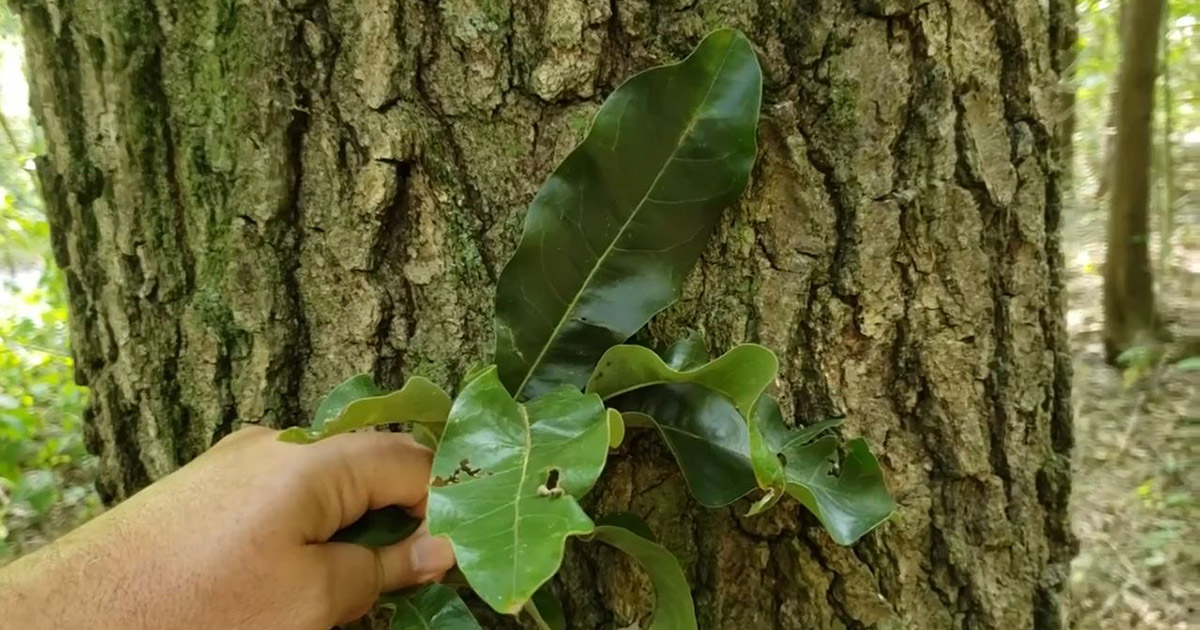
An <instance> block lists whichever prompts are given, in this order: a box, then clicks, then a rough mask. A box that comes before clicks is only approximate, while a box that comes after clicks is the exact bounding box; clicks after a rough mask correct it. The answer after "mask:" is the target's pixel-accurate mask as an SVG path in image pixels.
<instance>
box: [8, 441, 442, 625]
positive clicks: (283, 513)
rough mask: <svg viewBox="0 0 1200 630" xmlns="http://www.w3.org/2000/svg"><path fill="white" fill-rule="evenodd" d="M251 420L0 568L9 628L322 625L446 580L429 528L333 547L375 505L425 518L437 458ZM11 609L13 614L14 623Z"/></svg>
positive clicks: (411, 445)
mask: <svg viewBox="0 0 1200 630" xmlns="http://www.w3.org/2000/svg"><path fill="white" fill-rule="evenodd" d="M277 436H278V432H277V431H273V430H269V429H264V428H260V427H250V428H246V429H243V430H241V431H238V432H236V433H234V434H232V435H230V436H228V437H226V438H225V439H224V440H221V441H220V442H219V443H218V444H217V445H215V446H214V447H213V448H212V449H211V450H209V451H208V452H207V453H205V454H204V455H201V456H200V457H199V458H197V459H196V460H195V461H193V462H192V463H190V464H188V465H187V466H184V467H183V468H181V469H180V470H178V471H176V472H175V473H173V474H171V475H169V476H167V477H165V478H164V479H162V480H161V481H159V482H158V483H155V484H154V485H152V486H150V487H148V488H146V489H145V490H143V491H142V492H139V493H138V494H136V495H134V496H133V497H131V498H130V499H129V500H128V501H126V502H124V503H122V504H120V505H118V506H117V507H115V508H114V509H112V510H110V511H109V512H107V513H105V514H103V515H102V516H100V517H98V518H97V519H96V520H94V521H92V522H91V523H88V524H87V525H85V526H83V527H82V528H80V529H78V530H76V531H75V532H72V533H71V534H68V535H67V536H66V537H64V538H63V539H61V540H60V541H58V542H56V543H54V544H53V545H51V546H49V547H47V548H45V549H43V550H41V551H39V552H37V553H34V554H32V555H30V556H28V557H26V558H24V559H22V560H20V561H18V562H16V563H14V564H13V565H11V566H9V567H8V568H6V569H5V570H4V571H3V572H0V610H4V611H5V613H4V617H5V621H6V623H11V622H15V624H14V625H13V626H12V627H14V628H24V629H27V630H43V629H45V630H49V629H51V628H54V629H57V628H68V627H79V628H83V627H86V628H99V629H103V630H110V629H111V630H116V629H118V628H119V629H121V630H141V629H150V628H154V629H156V630H157V629H178V630H193V629H194V630H200V629H204V630H210V629H211V630H242V629H245V630H250V629H254V630H260V629H266V628H270V629H271V630H325V629H327V628H329V627H330V626H333V625H335V624H337V623H342V622H346V621H350V620H353V619H355V618H358V617H360V616H362V615H363V614H364V613H366V612H367V611H368V610H369V609H370V607H371V604H372V603H373V602H374V601H375V600H376V598H377V597H378V595H379V594H380V593H381V592H388V591H393V590H397V589H400V588H403V587H406V586H411V585H414V584H418V583H421V582H426V581H430V580H437V579H441V577H442V576H443V575H444V574H445V572H446V571H447V570H449V569H450V567H451V566H453V564H454V558H453V553H452V551H451V549H450V544H449V542H448V541H446V540H445V539H438V538H432V537H430V536H429V534H428V531H427V529H426V527H425V526H424V525H423V526H422V527H421V529H419V530H417V532H416V533H415V534H413V536H411V537H410V538H408V539H407V540H404V541H403V542H400V543H398V544H396V545H393V546H391V547H387V548H384V549H380V550H378V553H376V552H375V551H372V550H370V549H367V548H365V547H360V546H358V545H352V544H348V543H336V542H326V541H328V540H329V538H330V537H331V536H332V535H333V534H334V533H335V532H336V531H338V530H339V529H341V528H343V527H345V526H347V525H349V524H350V523H352V522H354V521H355V520H357V519H358V518H359V517H361V516H362V515H363V514H364V513H365V512H366V511H367V510H369V509H377V508H381V507H385V506H389V505H397V506H401V507H404V508H406V509H408V511H409V512H410V513H411V514H413V515H414V516H418V517H423V516H424V515H425V499H426V492H427V488H426V484H427V483H428V480H429V469H430V465H431V462H432V457H433V455H432V453H431V452H430V451H429V450H428V449H426V448H424V447H422V446H419V445H418V444H416V443H415V442H414V441H413V440H412V438H410V437H409V436H408V435H405V434H399V433H354V434H346V435H339V436H336V437H333V438H329V439H327V440H323V441H321V442H318V443H316V444H312V445H296V444H287V443H283V442H279V441H278V440H277V439H276V438H277ZM14 613H15V618H14Z"/></svg>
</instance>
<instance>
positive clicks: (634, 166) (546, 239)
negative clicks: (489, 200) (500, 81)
mask: <svg viewBox="0 0 1200 630" xmlns="http://www.w3.org/2000/svg"><path fill="white" fill-rule="evenodd" d="M761 93H762V75H761V72H760V71H759V67H758V60H757V59H756V58H755V56H754V49H753V46H751V44H750V42H749V41H748V40H747V39H746V38H745V36H743V35H742V34H741V33H739V32H737V31H734V30H728V29H725V30H719V31H716V32H714V33H712V34H710V35H709V36H708V37H706V38H705V39H704V41H702V42H701V43H700V45H699V46H698V47H697V48H696V50H695V51H694V52H693V53H692V54H691V55H690V56H688V58H687V59H685V60H684V61H682V62H681V63H677V64H673V65H668V66H663V67H659V68H653V69H651V70H647V71H646V72H643V73H641V74H638V75H636V76H634V77H633V78H631V79H629V80H628V81H626V82H625V83H624V84H623V85H621V86H620V87H618V88H617V89H616V91H614V92H613V93H612V94H611V95H610V96H609V97H608V99H607V100H606V101H605V102H604V105H602V106H601V107H600V110H599V112H597V114H596V118H595V119H594V120H593V121H592V126H591V130H590V131H589V132H588V135H587V138H586V139H585V140H584V141H583V143H582V144H580V145H579V146H578V147H577V148H576V149H575V150H574V151H573V152H572V153H571V154H570V155H569V156H567V158H566V159H565V160H564V161H563V162H562V164H560V165H559V167H558V168H557V169H556V170H555V171H554V173H553V174H552V175H551V176H550V178H549V180H547V181H546V183H545V185H543V186H542V189H541V191H539V193H538V195H537V197H536V198H535V199H534V201H533V204H532V205H531V206H530V209H529V212H528V214H527V216H526V219H525V231H524V234H523V235H522V238H521V242H520V244H519V245H518V247H517V250H516V253H515V254H514V255H513V258H512V259H511V260H510V261H509V263H508V266H507V267H505V269H504V272H503V273H502V274H501V276H500V279H499V283H498V286H497V293H496V364H497V365H498V367H499V370H500V376H501V379H502V380H503V382H504V384H505V385H506V386H507V387H508V388H509V391H512V392H513V393H514V394H515V395H516V396H517V397H518V398H529V397H536V396H539V395H541V394H543V393H545V392H548V391H550V390H552V389H554V388H556V387H558V386H560V385H563V384H570V385H575V386H577V387H582V386H583V385H584V383H585V382H586V381H587V378H588V375H589V374H590V372H591V370H592V367H593V366H594V365H595V364H596V361H597V360H598V359H599V358H600V355H602V354H603V353H604V351H605V350H607V349H608V348H610V347H612V346H614V345H617V344H620V343H623V342H624V341H625V340H626V339H628V338H629V337H630V336H632V335H633V333H635V332H636V331H637V330H638V329H639V328H641V327H642V326H643V325H644V324H645V323H646V322H648V321H649V320H650V318H651V317H652V316H653V315H654V314H655V313H657V312H658V311H660V310H662V309H663V308H666V307H667V306H668V305H670V304H671V303H672V302H674V301H675V300H676V299H678V296H679V291H680V287H681V285H682V283H683V281H684V278H685V277H686V276H687V274H688V272H689V271H690V270H691V268H692V267H693V266H694V265H695V263H696V260H697V259H698V257H699V256H700V252H701V250H702V249H703V248H704V246H705V244H706V243H707V241H708V238H709V235H710V233H711V232H712V229H713V226H714V225H715V223H716V220H717V218H718V217H719V216H720V213H721V211H722V210H723V209H724V208H725V207H726V206H728V205H730V204H731V203H733V202H734V201H735V200H736V199H737V198H738V197H739V196H740V195H741V194H742V191H743V189H744V188H745V186H746V181H747V179H748V178H749V175H750V170H751V168H752V166H753V165H754V157H755V153H756V151H757V147H756V144H755V128H756V126H757V124H758V111H759V105H760V101H761Z"/></svg>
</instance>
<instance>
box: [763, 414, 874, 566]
mask: <svg viewBox="0 0 1200 630" xmlns="http://www.w3.org/2000/svg"><path fill="white" fill-rule="evenodd" d="M840 423H841V420H827V421H825V422H820V423H817V424H815V425H813V426H811V427H805V428H803V429H800V430H797V431H792V430H789V429H788V428H787V427H786V426H785V425H784V423H783V415H782V414H781V413H780V412H779V405H778V404H776V402H775V401H774V400H773V399H772V398H770V397H769V396H763V397H762V398H761V399H759V402H758V405H757V406H756V408H755V410H754V416H753V424H754V426H755V427H756V428H757V431H758V433H759V434H760V435H761V436H762V438H763V442H762V443H763V445H764V446H765V448H766V449H767V452H768V453H769V454H770V455H771V457H770V460H771V461H772V462H773V464H772V465H770V466H769V468H767V469H766V470H763V471H759V472H758V474H759V476H760V478H762V477H766V478H768V479H770V485H769V487H768V490H769V491H770V492H771V494H770V495H768V496H771V499H772V500H774V499H776V498H777V497H778V495H779V490H780V487H781V486H782V490H783V491H784V492H786V493H787V494H789V495H791V496H793V497H795V498H796V499H797V500H799V501H800V502H801V503H803V504H804V507H806V508H808V509H809V511H811V512H812V513H813V514H814V515H816V517H817V519H818V520H820V521H821V524H822V525H824V526H825V531H827V532H829V535H830V537H832V538H833V540H834V541H835V542H837V543H838V544H839V545H850V544H853V543H854V542H855V541H857V540H858V539H859V538H861V537H862V536H863V535H865V534H866V533H867V532H869V531H871V530H872V529H874V528H875V527H876V526H878V525H879V524H880V523H882V522H883V521H885V520H887V518H888V517H889V516H891V514H892V512H894V511H895V510H896V504H895V502H893V501H892V497H891V496H890V495H889V494H888V492H887V486H886V485H885V483H884V480H883V470H882V469H881V468H880V467H879V462H878V461H877V460H876V459H875V456H874V455H872V454H871V450H870V448H869V447H868V446H867V443H866V442H865V441H864V440H862V439H861V438H860V439H855V440H850V441H849V442H847V443H846V444H845V445H844V446H842V447H839V442H838V440H837V439H836V438H834V437H833V436H830V435H825V436H824V437H820V436H821V435H822V434H825V433H826V432H827V431H829V430H830V429H832V428H834V427H835V426H837V425H838V424H840ZM818 438H819V439H818ZM814 440H815V441H814ZM761 462H762V459H761V458H759V457H756V458H755V464H756V465H761ZM775 464H777V465H778V466H776V465H775ZM758 511H761V509H760V510H758Z"/></svg>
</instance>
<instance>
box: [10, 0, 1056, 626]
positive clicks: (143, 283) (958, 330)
mask: <svg viewBox="0 0 1200 630" xmlns="http://www.w3.org/2000/svg"><path fill="white" fill-rule="evenodd" d="M1061 1H1062V0H1053V1H1052V2H1050V3H1049V7H1050V8H1049V10H1047V9H1044V8H1043V3H1041V2H1038V1H1037V0H986V1H984V2H969V1H965V0H950V1H948V2H938V3H917V2H913V1H911V0H855V1H850V0H765V1H763V2H751V1H749V0H717V1H713V0H701V1H699V2H654V3H650V2H647V1H646V0H611V1H610V0H545V1H544V2H530V1H527V0H440V1H434V0H379V1H376V2H368V1H367V0H283V1H282V2H279V1H274V2H273V1H270V0H268V1H264V2H238V1H235V0H87V1H85V0H66V1H53V0H21V1H20V2H19V10H20V11H21V13H22V15H23V18H24V21H25V24H26V27H27V30H26V32H27V37H28V44H29V59H30V62H31V65H32V70H33V76H34V80H35V81H34V88H35V92H36V96H35V100H36V108H37V111H38V112H39V114H40V116H41V120H42V122H43V124H44V125H45V129H46V136H47V139H48V146H49V154H48V155H47V156H46V158H45V159H44V160H43V161H42V165H41V173H42V176H43V178H44V180H45V183H46V188H47V191H48V196H49V204H48V207H49V211H50V214H51V221H52V227H53V235H54V246H55V253H56V256H57V259H58V261H59V263H60V264H61V265H62V266H63V267H64V268H65V269H66V270H67V275H68V278H69V283H70V293H71V313H72V319H71V325H72V333H73V336H74V339H75V352H76V353H77V355H78V365H79V378H80V379H81V380H82V381H84V382H86V383H87V384H88V385H89V386H90V387H91V392H92V398H91V403H90V406H89V410H88V413H87V424H88V427H89V434H88V438H89V439H88V442H89V444H90V445H91V447H92V448H93V449H95V451H96V452H97V453H99V454H100V455H101V457H102V460H103V473H102V479H101V484H100V485H101V489H102V491H103V493H104V495H105V497H106V498H108V499H109V500H119V499H120V498H122V497H125V496H127V495H129V494H130V493H132V492H134V491H136V490H137V489H138V488H140V487H142V486H144V485H145V484H147V483H148V482H150V481H151V480H153V479H155V478H157V477H160V476H162V475H163V474H166V473H167V472H169V471H170V470H172V469H173V468H175V467H176V466H178V465H180V464H181V463H183V462H185V461H187V460H188V459H189V458H191V457H193V456H195V455H196V454H197V453H199V452H201V451H202V450H203V449H204V448H205V447H207V446H208V445H210V444H211V443H212V442H213V441H214V440H215V439H217V438H219V437H220V436H221V435H223V434H225V433H227V432H228V431H230V430H231V429H233V428H234V427H235V426H237V424H238V423H239V422H241V421H249V420H254V421H263V422H267V423H269V424H272V425H277V426H283V425H288V424H293V423H296V422H299V421H300V420H301V419H302V418H304V417H305V415H306V413H308V412H310V411H311V410H312V409H313V407H314V405H315V403H316V401H317V400H318V399H319V397H320V396H321V395H322V394H323V393H324V392H325V391H326V390H327V389H328V388H329V387H330V386H331V385H333V384H334V383H336V382H337V381H339V380H341V379H342V378H344V377H346V376H347V375H350V374H353V373H356V372H362V371H369V372H374V373H375V374H376V375H377V376H378V378H379V379H380V380H381V381H382V382H383V383H386V384H389V385H398V384H399V383H400V382H401V381H402V379H403V378H405V377H407V376H410V375H414V374H422V375H425V376H429V377H431V378H433V379H435V380H437V381H439V382H441V383H442V384H444V385H452V384H454V383H456V382H457V380H458V377H459V376H460V375H462V374H463V372H464V371H465V370H466V369H467V368H468V366H470V364H472V363H473V362H475V361H477V360H479V359H481V358H482V357H484V356H485V354H486V352H487V350H488V346H489V345H490V334H491V326H490V320H491V311H492V299H491V291H492V287H493V283H494V280H495V277H496V274H497V273H498V270H499V269H500V267H501V265H502V264H503V262H504V260H505V258H506V256H507V255H508V253H509V252H510V251H511V249H512V247H513V245H514V243H515V238H516V236H517V234H518V231H519V228H520V222H521V219H522V216H523V210H524V208H525V206H526V204H527V203H528V202H529V201H530V199H531V198H532V196H533V193H534V192H535V191H536V189H537V187H538V185H539V184H540V182H541V181H542V179H543V178H544V176H545V175H546V174H547V173H548V172H549V171H550V169H551V168H552V167H553V166H554V164H555V163H556V161H557V160H559V159H561V158H562V157H563V156H564V155H565V154H566V152H567V151H568V150H569V149H570V148H571V147H572V146H573V145H574V144H575V143H576V142H577V141H578V140H579V139H580V138H581V136H582V134H583V133H584V132H585V130H586V128H587V125H588V120H589V117H590V115H591V114H592V113H593V112H594V111H595V110H596V108H597V106H598V104H599V102H600V100H601V99H602V97H603V95H605V94H606V93H608V92H609V91H610V90H611V89H612V88H613V87H614V86H615V85H616V84H617V83H618V82H619V81H620V80H622V78H624V77H626V76H628V75H629V74H630V73H632V72H634V71H636V70H638V69H641V68H644V67H647V66H649V65H652V64H654V63H661V62H665V61H668V60H673V59H677V58H679V57H680V56H681V55H683V54H684V53H686V51H687V50H689V49H690V47H691V46H693V45H694V44H695V43H696V42H697V41H699V39H700V37H701V36H702V35H703V34H704V33H705V32H706V31H707V30H709V29H711V28H713V27H716V26H721V25H729V26H736V27H739V28H741V29H743V30H744V31H745V32H746V33H747V34H748V35H749V36H750V37H751V39H752V40H753V41H754V42H755V43H756V45H757V46H758V51H759V55H760V58H761V62H762V65H763V70H764V74H765V78H766V94H765V104H764V110H763V120H762V125H761V134H760V142H759V144H760V147H761V155H760V158H759V161H758V165H757V168H756V172H755V175H754V178H753V182H752V184H751V188H750V190H749V191H748V193H747V194H746V196H745V198H744V200H743V201H742V202H741V203H739V204H738V205H737V206H736V207H734V208H732V209H730V211H729V212H727V213H726V215H725V217H724V219H723V221H722V223H721V225H720V227H719V228H718V233H717V235H716V236H715V238H714V240H713V243H712V244H711V246H710V247H709V249H708V251H707V252H706V254H705V256H704V259H703V262H702V264H701V265H700V267H699V268H698V270H697V271H696V273H695V274H694V275H693V277H692V278H691V279H690V280H689V282H688V286H687V290H686V296H685V299H684V300H682V301H681V302H680V303H679V304H678V305H677V306H675V307H673V308H671V309H670V310H669V311H668V312H666V313H664V314H663V315H662V316H660V317H658V318H657V319H656V320H655V321H654V322H653V323H652V324H651V326H650V327H649V331H648V332H647V334H646V338H647V340H648V341H654V340H667V339H670V338H671V337H673V336H674V335H675V334H677V333H678V332H680V331H681V330H683V329H684V328H685V327H689V326H690V327H699V328H702V329H704V330H705V331H706V332H707V333H708V335H709V338H710V339H711V343H712V344H713V349H721V348H724V347H727V346H729V345H730V344H733V343H736V342H740V341H751V340H754V341H760V342H762V343H764V344H766V345H768V346H770V347H771V348H773V349H775V350H776V351H778V352H779V353H780V355H781V356H782V357H783V373H782V378H781V379H780V381H779V384H778V388H777V393H778V394H779V395H780V396H781V399H782V401H783V402H784V404H785V406H786V408H787V410H788V411H792V412H794V414H795V416H796V417H797V418H798V419H800V420H805V421H811V420H813V419H816V418H823V417H828V416H830V415H833V414H837V413H843V412H844V413H845V414H846V415H847V417H848V422H847V428H846V430H847V432H848V433H849V434H854V435H864V436H866V437H867V438H869V440H870V441H871V443H872V444H873V445H875V447H876V449H877V451H878V452H880V453H881V459H882V462H883V464H884V466H885V467H886V469H887V471H888V474H889V480H890V485H891V487H892V489H893V490H894V493H895V495H896V497H897V499H898V500H899V502H900V504H901V506H902V507H901V509H900V511H899V512H898V513H897V515H896V516H895V518H894V519H893V520H892V521H891V522H889V523H888V524H886V525H885V526H883V527H882V528H881V529H880V530H879V531H878V532H876V533H874V534H872V535H870V536H869V537H867V538H866V539H865V540H864V541H863V542H861V543H860V544H858V545H857V546H856V547H853V548H841V547H838V546H836V545H834V544H833V543H832V542H831V541H830V539H829V538H828V537H827V536H826V535H825V534H824V533H822V532H821V531H820V530H819V528H818V527H817V525H816V522H815V520H814V519H812V518H811V517H810V516H809V515H807V514H805V513H804V512H803V511H802V510H801V509H800V508H798V507H797V506H796V505H794V504H790V505H788V506H787V507H784V508H782V509H780V510H779V511H777V512H775V513H773V514H771V515H769V516H766V517H762V518H757V519H746V518H743V517H742V516H741V514H742V513H743V512H744V511H745V507H746V506H744V505H738V506H735V507H734V508H731V509H725V510H715V511H707V510H704V509H702V508H700V507H699V506H698V505H696V504H695V503H694V502H692V501H690V500H689V499H688V497H687V495H686V490H685V487H684V485H683V483H682V481H681V478H680V476H679V475H678V473H677V471H676V469H675V467H674V464H672V463H671V460H670V459H669V456H668V455H667V453H666V451H665V450H664V449H663V448H662V446H660V445H659V444H658V442H657V440H656V439H655V438H654V437H653V436H651V435H641V436H635V437H634V439H632V440H631V441H630V443H628V444H627V446H625V447H623V449H622V450H621V451H620V452H619V453H618V454H617V455H616V456H615V457H614V458H613V459H612V460H611V462H610V466H609V469H608V471H607V472H606V479H605V481H604V483H603V484H602V485H601V487H599V488H598V489H597V491H596V492H595V494H594V495H593V496H594V498H593V499H592V503H593V506H592V507H593V508H594V509H595V510H596V511H598V512H605V511H612V510H627V511H633V512H637V513H640V514H642V515H645V516H647V518H648V520H649V522H650V523H651V525H652V526H653V527H654V528H655V530H656V531H657V533H658V534H659V536H660V537H662V539H664V540H665V541H666V543H667V545H668V546H669V547H671V548H672V549H673V550H674V551H675V552H677V553H678V554H679V555H680V556H681V557H682V558H683V559H684V563H685V568H686V571H687V572H688V574H689V576H690V578H691V581H692V584H693V585H694V587H695V593H696V601H697V606H698V612H699V617H700V620H701V627H702V628H704V629H706V630H741V629H748V628H781V629H784V628H786V629H801V628H804V629H810V628H811V629H827V628H828V629H834V628H913V629H917V628H920V629H941V628H972V629H975V628H980V629H983V628H988V629H991V628H995V629H1003V630H1014V629H1017V628H1059V627H1062V624H1061V615H1062V609H1061V605H1060V592H1061V588H1062V586H1063V581H1064V578H1065V576H1066V574H1067V561H1068V560H1069V558H1070V557H1071V555H1072V553H1073V540H1072V537H1071V534H1070V532H1069V530H1068V525H1067V518H1066V510H1067V505H1066V504H1067V497H1068V494H1069V484H1070V473H1069V464H1068V462H1069V450H1070V448H1071V442H1072V429H1071V411H1070V404H1069V381H1070V379H1069V370H1070V365H1069V360H1068V356H1067V353H1066V344H1065V342H1066V338H1065V334H1064V330H1063V325H1062V315H1063V311H1062V308H1063V307H1062V291H1061V288H1062V279H1061V272H1062V263H1061V260H1060V258H1061V254H1060V251H1059V240H1058V235H1057V230H1058V225H1059V218H1060V199H1061V192H1060V173H1059V169H1058V165H1057V163H1056V162H1055V160H1054V156H1053V150H1054V146H1053V145H1054V143H1055V137H1056V129H1055V127H1054V124H1053V122H1054V120H1056V116H1057V114H1058V107H1057V105H1056V104H1057V103H1058V101H1059V99H1058V97H1057V94H1058V92H1057V91H1056V90H1057V80H1058V79H1057V75H1056V73H1057V71H1058V69H1059V68H1058V67H1057V66H1058V65H1060V64H1061V61H1059V60H1060V59H1061V56H1060V55H1057V54H1056V53H1055V50H1056V49H1057V47H1056V44H1055V42H1054V41H1053V37H1052V32H1054V33H1059V34H1061V33H1063V32H1064V31H1063V29H1062V26H1063V25H1062V23H1061V19H1062V17H1061V16H1063V15H1068V13H1067V11H1066V10H1064V9H1062V7H1061ZM559 588H560V590H561V592H562V594H563V596H564V598H565V600H566V606H567V610H568V614H569V616H570V617H571V618H572V619H573V624H574V627H577V628H589V629H591V628H618V627H626V626H628V625H630V624H631V623H633V622H634V621H635V620H636V619H637V618H639V617H640V616H643V615H645V614H646V612H647V611H648V610H649V603H650V598H651V595H650V591H649V588H648V583H647V582H646V581H645V580H644V579H642V578H641V577H640V576H639V575H638V574H637V573H636V572H635V571H634V569H633V568H632V567H631V566H630V565H629V563H628V562H626V561H625V560H623V559H621V558H619V557H617V556H616V555H613V554H611V553H609V552H608V551H606V550H603V549H595V548H591V547H588V546H586V545H575V546H574V547H573V548H572V550H571V553H570V555H569V559H568V563H567V565H566V567H565V571H564V574H563V577H562V579H561V580H560V582H559ZM492 623H495V624H498V623H499V622H492ZM497 627H499V626H497Z"/></svg>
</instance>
